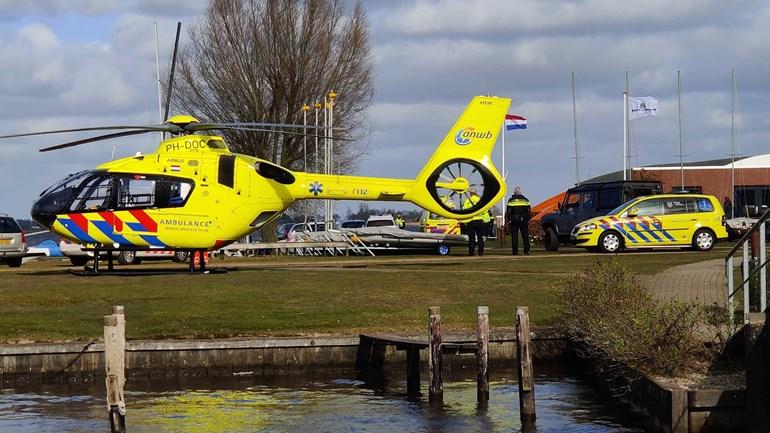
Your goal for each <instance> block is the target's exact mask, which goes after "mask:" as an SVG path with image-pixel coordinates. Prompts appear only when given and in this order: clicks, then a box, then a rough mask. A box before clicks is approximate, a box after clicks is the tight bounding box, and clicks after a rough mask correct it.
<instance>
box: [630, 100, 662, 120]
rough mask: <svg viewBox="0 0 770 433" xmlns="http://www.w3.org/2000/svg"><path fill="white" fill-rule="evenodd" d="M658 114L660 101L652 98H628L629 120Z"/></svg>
mask: <svg viewBox="0 0 770 433" xmlns="http://www.w3.org/2000/svg"><path fill="white" fill-rule="evenodd" d="M657 114H658V100H657V99H655V98H653V97H652V96H629V97H628V120H634V119H638V118H640V117H644V116H655V115H657Z"/></svg>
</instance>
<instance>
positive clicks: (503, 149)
mask: <svg viewBox="0 0 770 433" xmlns="http://www.w3.org/2000/svg"><path fill="white" fill-rule="evenodd" d="M500 135H501V136H502V137H503V142H502V147H503V148H502V149H501V150H502V153H503V158H502V159H503V167H502V169H503V182H505V185H506V187H507V186H508V179H507V176H508V173H506V172H505V117H503V126H502V128H501V129H500ZM506 207H507V206H506V205H505V196H503V224H505V211H506Z"/></svg>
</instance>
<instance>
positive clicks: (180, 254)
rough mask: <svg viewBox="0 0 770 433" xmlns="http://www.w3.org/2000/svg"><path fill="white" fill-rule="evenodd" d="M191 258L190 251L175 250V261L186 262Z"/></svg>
mask: <svg viewBox="0 0 770 433" xmlns="http://www.w3.org/2000/svg"><path fill="white" fill-rule="evenodd" d="M189 258H190V253H188V252H187V251H175V252H174V258H173V259H172V260H173V261H175V262H179V263H184V262H186V261H187V260H188V259H189Z"/></svg>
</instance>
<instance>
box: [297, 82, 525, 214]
mask: <svg viewBox="0 0 770 433" xmlns="http://www.w3.org/2000/svg"><path fill="white" fill-rule="evenodd" d="M510 103H511V100H510V99H508V98H498V97H494V96H477V97H475V98H473V100H472V101H471V103H470V104H469V105H468V107H467V108H466V109H465V111H464V112H463V114H462V115H461V116H460V118H459V119H458V120H457V122H456V123H455V125H454V126H453V127H452V129H450V130H449V132H448V133H447V135H446V136H445V137H444V140H443V141H442V142H441V144H440V145H439V146H438V148H437V149H436V151H435V152H434V153H433V156H431V158H430V159H429V160H428V163H427V164H426V165H425V167H424V168H423V169H422V171H421V172H420V174H419V175H418V176H417V178H416V179H414V180H412V179H387V178H374V177H359V176H342V175H323V174H312V173H299V172H297V173H294V174H295V175H296V176H297V182H295V183H293V184H292V185H291V187H290V188H292V194H291V195H292V196H293V198H294V199H295V200H301V199H332V200H381V201H411V202H412V203H414V204H416V205H418V206H420V207H422V208H424V209H427V210H429V211H431V212H433V213H436V214H438V215H442V216H445V217H449V218H456V219H459V220H467V219H470V218H472V217H473V216H475V215H478V214H480V213H482V212H485V211H487V210H488V209H489V208H491V207H492V206H493V205H494V204H495V203H497V202H498V201H499V200H500V199H502V197H503V196H504V195H505V183H504V181H503V178H502V176H500V174H499V173H498V171H497V169H496V168H495V166H494V164H493V163H492V149H493V148H494V145H495V142H496V140H497V135H498V133H499V132H500V129H501V128H502V125H503V121H504V117H505V113H506V112H507V111H508V106H509V105H510Z"/></svg>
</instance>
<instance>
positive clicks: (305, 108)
mask: <svg viewBox="0 0 770 433" xmlns="http://www.w3.org/2000/svg"><path fill="white" fill-rule="evenodd" d="M308 111H310V106H309V105H307V104H302V171H304V172H305V173H307V112H308ZM304 210H305V215H304V222H305V223H307V211H308V203H307V200H305V206H304Z"/></svg>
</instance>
